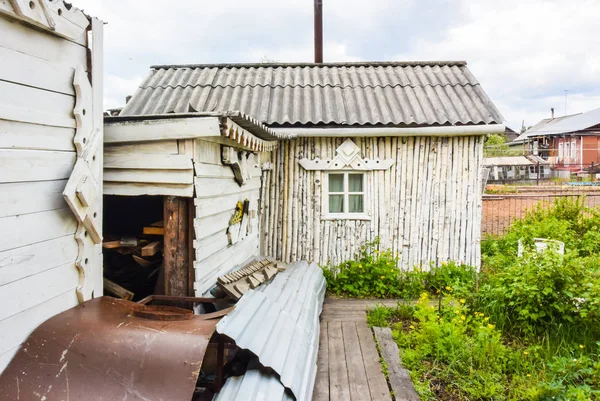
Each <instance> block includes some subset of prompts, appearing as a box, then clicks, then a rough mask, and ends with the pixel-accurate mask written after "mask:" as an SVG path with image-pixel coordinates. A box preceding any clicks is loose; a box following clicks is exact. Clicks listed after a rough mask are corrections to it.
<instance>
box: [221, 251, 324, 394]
mask: <svg viewBox="0 0 600 401" xmlns="http://www.w3.org/2000/svg"><path fill="white" fill-rule="evenodd" d="M324 296H325V278H324V277H323V272H322V270H321V268H320V267H319V266H317V265H316V264H314V263H311V264H309V263H307V262H296V263H293V264H291V265H288V267H287V269H286V270H285V271H284V272H281V273H279V274H277V275H276V276H275V278H274V279H273V281H272V282H270V283H267V284H263V285H262V286H260V287H258V288H257V289H256V290H250V291H248V292H247V293H246V294H244V296H242V298H241V299H240V300H239V301H238V303H237V305H236V308H235V310H234V311H232V312H231V313H229V314H228V315H227V316H225V317H224V318H223V319H222V320H221V321H220V322H219V323H218V324H217V332H219V333H221V334H224V335H226V336H228V337H229V338H231V339H233V340H234V341H235V343H236V344H237V346H238V347H240V348H243V349H248V350H250V351H251V352H253V353H254V354H255V355H256V356H258V359H259V362H260V363H261V364H262V365H263V366H265V367H268V368H271V369H273V371H275V372H276V373H277V374H279V380H280V381H281V384H283V386H284V387H285V388H288V389H290V390H291V391H292V392H293V394H294V396H295V398H296V400H298V401H310V400H311V398H312V391H313V386H314V382H315V377H316V373H317V363H316V361H317V352H318V348H319V315H320V314H321V309H322V307H323V298H324Z"/></svg>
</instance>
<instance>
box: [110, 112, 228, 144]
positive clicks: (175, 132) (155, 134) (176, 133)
mask: <svg viewBox="0 0 600 401" xmlns="http://www.w3.org/2000/svg"><path fill="white" fill-rule="evenodd" d="M203 136H221V127H220V123H219V118H218V117H216V116H214V117H191V118H162V119H153V120H151V119H147V120H137V121H110V119H108V120H107V122H106V123H105V125H104V142H105V143H126V142H142V141H143V142H146V141H161V140H165V139H186V138H199V137H203Z"/></svg>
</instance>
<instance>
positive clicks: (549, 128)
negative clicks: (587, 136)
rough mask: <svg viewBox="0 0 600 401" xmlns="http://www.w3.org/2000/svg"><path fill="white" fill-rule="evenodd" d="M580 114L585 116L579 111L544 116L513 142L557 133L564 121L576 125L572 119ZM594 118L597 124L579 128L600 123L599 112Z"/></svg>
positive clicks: (566, 123)
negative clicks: (565, 114) (548, 116)
mask: <svg viewBox="0 0 600 401" xmlns="http://www.w3.org/2000/svg"><path fill="white" fill-rule="evenodd" d="M599 111H600V109H596V110H592V111H590V112H589V113H593V112H596V113H597V112H599ZM585 114H588V113H585ZM593 114H595V113H593ZM580 116H583V114H581V113H577V114H570V115H568V116H561V117H556V118H544V119H543V120H541V121H540V122H538V123H537V124H536V125H534V126H533V127H531V128H529V129H528V130H527V131H525V132H523V133H522V134H521V135H519V136H518V137H517V138H516V139H515V140H514V141H513V142H515V143H520V142H523V141H524V140H526V139H528V138H531V137H535V136H544V135H550V134H554V133H557V130H558V131H560V127H561V125H563V123H564V125H566V126H574V124H572V123H571V119H573V118H577V117H580ZM589 117H590V115H588V117H586V118H584V120H585V119H587V118H589ZM594 119H595V121H596V123H595V124H591V125H588V126H586V127H583V128H579V129H584V128H587V127H590V126H592V125H596V124H600V116H599V115H598V114H596V115H595V117H594ZM579 129H576V130H575V131H577V130H579ZM566 132H572V131H566Z"/></svg>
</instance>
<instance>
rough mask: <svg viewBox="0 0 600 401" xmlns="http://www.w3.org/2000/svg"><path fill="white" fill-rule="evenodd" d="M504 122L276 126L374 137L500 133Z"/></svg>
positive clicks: (292, 131)
mask: <svg viewBox="0 0 600 401" xmlns="http://www.w3.org/2000/svg"><path fill="white" fill-rule="evenodd" d="M505 129H506V126H505V125H504V124H485V125H461V126H456V125H453V126H439V127H351V128H345V127H343V128H340V127H337V128H278V129H277V131H278V132H279V133H281V134H284V135H289V136H298V137H374V136H475V135H487V134H501V133H503V132H504V130H505Z"/></svg>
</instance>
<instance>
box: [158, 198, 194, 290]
mask: <svg viewBox="0 0 600 401" xmlns="http://www.w3.org/2000/svg"><path fill="white" fill-rule="evenodd" d="M163 209H164V228H165V235H164V262H163V263H164V283H165V295H172V296H188V295H190V294H188V288H189V269H190V254H189V251H188V245H189V242H188V236H189V231H188V230H189V225H190V224H189V219H188V218H189V214H188V200H187V199H186V198H180V197H175V196H165V197H164V204H163Z"/></svg>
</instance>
